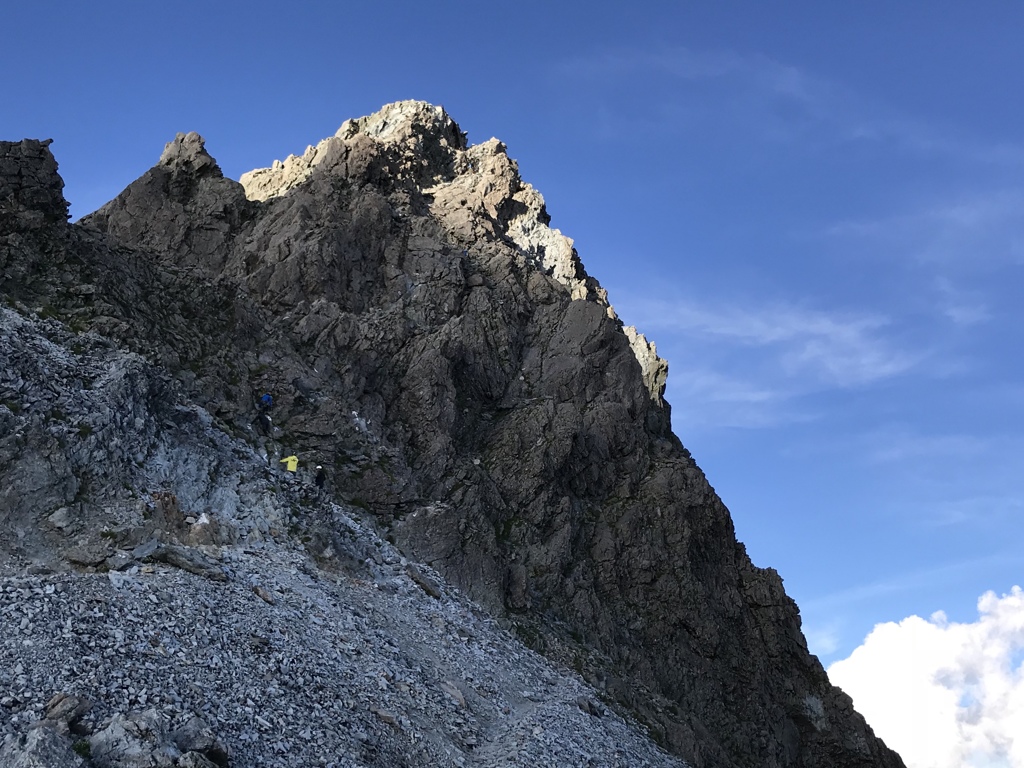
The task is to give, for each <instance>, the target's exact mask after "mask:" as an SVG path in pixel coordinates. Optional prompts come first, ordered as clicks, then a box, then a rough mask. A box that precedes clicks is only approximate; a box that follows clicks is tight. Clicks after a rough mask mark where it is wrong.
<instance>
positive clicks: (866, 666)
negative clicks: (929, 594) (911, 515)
mask: <svg viewBox="0 0 1024 768" xmlns="http://www.w3.org/2000/svg"><path fill="white" fill-rule="evenodd" d="M828 675H829V678H830V679H831V680H832V682H833V683H834V684H835V685H837V686H839V687H840V688H842V689H843V690H844V691H846V692H847V693H848V694H849V695H850V696H851V697H852V698H853V701H854V706H855V707H856V708H857V710H858V711H859V712H860V713H861V714H863V715H864V717H865V718H866V719H867V721H868V723H869V724H870V725H871V726H872V728H873V729H874V730H875V733H876V734H877V735H878V736H880V737H881V738H882V739H883V740H884V741H885V742H886V743H887V744H888V745H889V746H890V747H892V748H893V749H895V750H896V751H897V752H899V753H900V755H901V756H902V757H903V759H904V761H905V762H906V763H907V766H908V768H994V767H995V766H999V767H1000V768H1024V738H1022V736H1024V591H1022V590H1021V588H1020V587H1018V586H1015V587H1013V588H1012V589H1011V590H1010V592H1009V593H1007V594H1004V595H1002V596H997V595H996V594H995V593H994V592H987V593H985V594H984V595H982V596H981V598H979V600H978V619H977V621H974V622H969V623H956V622H950V621H948V620H947V618H946V616H945V614H943V613H942V612H941V611H940V612H937V613H935V614H932V616H931V617H930V618H929V619H922V618H921V617H919V616H910V617H908V618H905V619H903V620H902V621H900V622H887V623H884V624H879V625H878V626H876V627H875V629H874V630H873V631H872V632H871V634H870V635H868V637H867V638H866V639H865V640H864V643H863V644H862V645H861V646H860V647H859V648H857V649H856V650H855V651H854V652H853V653H852V654H851V655H850V656H849V658H847V659H844V660H842V661H838V662H836V663H834V664H832V665H831V666H830V667H829V668H828Z"/></svg>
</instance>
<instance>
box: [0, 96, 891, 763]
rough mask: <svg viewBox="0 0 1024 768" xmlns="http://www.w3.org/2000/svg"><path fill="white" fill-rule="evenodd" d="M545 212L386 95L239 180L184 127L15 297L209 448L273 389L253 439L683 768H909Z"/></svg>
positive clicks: (512, 175)
mask: <svg viewBox="0 0 1024 768" xmlns="http://www.w3.org/2000/svg"><path fill="white" fill-rule="evenodd" d="M44 149H45V148H44ZM40 151H42V150H40ZM48 156H49V155H48V152H43V154H42V157H43V158H44V159H43V160H40V161H39V162H37V163H36V166H38V167H40V168H42V167H43V166H45V165H46V163H47V162H51V161H52V158H51V159H50V160H46V159H45V158H46V157H48ZM47 168H49V166H47ZM44 170H45V169H44ZM48 172H49V173H50V174H51V178H56V176H55V169H53V170H49V171H48ZM40 173H43V171H40ZM43 186H45V184H44V185H43ZM58 191H59V188H58ZM548 223H549V220H548V216H547V214H546V212H545V210H544V203H543V199H542V198H541V196H540V195H539V194H538V193H537V191H536V190H534V189H533V188H532V187H530V186H529V185H526V184H525V183H523V182H522V181H521V180H520V178H519V175H518V170H517V167H516V164H515V162H514V161H513V160H511V159H510V158H509V157H508V155H507V154H506V150H505V147H504V146H503V145H502V144H501V143H500V142H498V141H496V140H493V139H492V140H491V141H488V142H485V143H483V144H480V145H477V146H473V147H467V146H466V143H465V140H464V136H463V134H462V132H461V131H460V130H459V128H458V126H457V125H456V124H455V123H454V122H453V121H452V120H451V119H450V118H449V117H448V116H447V115H446V114H445V113H444V112H443V110H441V109H440V108H437V107H432V106H430V105H427V104H422V103H419V102H401V103H398V104H394V105H390V106H388V107H386V108H384V109H383V110H382V111H381V112H379V113H377V114H376V115H372V116H370V117H366V118H361V119H359V120H353V121H347V122H346V123H345V124H344V125H342V127H341V129H340V130H339V131H338V133H337V134H336V135H335V136H334V137H331V138H329V139H326V140H325V141H323V142H321V143H320V144H318V145H317V146H316V147H310V148H309V149H308V150H307V151H306V152H305V153H304V154H303V155H302V156H301V157H294V156H293V157H289V158H288V159H287V160H285V161H284V162H282V163H275V164H274V166H273V167H271V168H268V169H263V170H258V171H254V172H252V173H250V174H246V176H244V177H243V178H242V181H241V183H240V184H239V183H235V182H233V181H230V180H227V179H224V178H223V176H222V175H221V173H220V170H219V169H218V167H217V165H216V163H215V162H214V161H213V159H212V158H211V157H210V156H209V155H208V154H206V151H205V149H204V147H203V141H202V139H201V138H199V137H198V136H197V135H195V134H188V135H181V134H179V135H178V137H177V138H176V139H175V140H174V141H173V142H171V143H170V144H169V145H168V146H167V148H166V149H165V151H164V153H163V155H162V157H161V158H160V161H159V163H158V164H157V165H156V166H155V167H154V168H152V169H150V170H149V171H147V172H146V173H145V174H144V175H143V176H142V177H141V178H140V179H139V180H138V181H136V182H135V183H133V184H132V185H131V186H130V187H129V188H128V189H127V190H125V192H123V193H122V194H121V195H119V196H118V197H117V198H116V199H115V200H113V201H111V202H110V203H108V204H107V205H106V206H104V207H103V208H102V209H100V210H99V211H97V212H96V213H95V214H93V215H91V216H89V217H87V218H86V219H84V220H83V221H82V222H81V223H80V224H79V225H76V226H74V227H71V228H68V227H67V225H66V223H64V222H63V221H62V220H61V221H56V220H55V221H53V222H51V223H49V224H47V225H46V226H49V227H50V230H49V231H50V233H51V236H52V240H53V242H54V243H59V242H63V241H62V240H61V238H64V240H69V239H70V240H73V241H74V243H76V245H75V246H74V248H75V253H76V254H78V255H77V256H76V259H78V261H76V262H75V264H74V265H69V264H67V263H62V262H60V260H59V259H58V260H55V261H54V262H53V264H51V266H50V267H48V268H47V269H48V270H49V271H47V269H42V270H41V271H40V273H39V274H38V275H35V276H34V277H33V279H32V280H27V279H26V280H22V281H21V282H20V283H19V286H20V287H19V289H18V290H19V291H20V292H21V293H22V294H23V296H24V299H25V300H26V301H27V300H29V298H32V299H35V298H36V297H38V296H49V297H53V296H61V297H64V300H63V304H62V306H65V307H67V308H69V311H70V310H74V311H75V312H77V314H76V315H75V317H76V318H77V321H78V322H80V323H82V324H83V325H84V326H86V327H89V328H93V329H95V330H99V331H102V332H103V333H105V334H108V335H110V336H113V337H114V338H116V339H118V341H120V342H122V343H125V344H127V345H129V346H130V347H132V348H133V349H136V350H138V351H140V352H143V353H145V354H146V355H147V356H148V357H149V359H150V360H152V361H153V362H154V363H157V364H159V365H161V366H163V367H165V368H166V369H167V370H168V371H170V372H172V373H173V374H174V375H175V377H176V379H177V382H178V384H179V385H180V386H182V387H183V388H184V389H185V390H186V391H187V392H189V393H190V396H191V397H193V398H194V399H195V400H197V401H198V402H200V403H201V404H202V405H203V406H204V407H205V408H206V409H207V410H208V411H209V412H211V413H213V414H214V415H215V416H216V418H217V419H218V420H220V422H221V423H222V424H223V425H224V428H225V429H232V428H234V429H237V430H244V429H245V428H246V427H247V425H248V424H249V423H250V422H251V420H252V418H253V413H254V412H253V401H252V396H253V394H254V393H259V392H262V391H269V392H272V393H274V395H275V398H276V400H277V404H276V406H275V410H274V424H275V429H274V430H273V432H272V434H270V435H268V436H267V437H266V438H265V439H263V440H262V441H261V444H262V448H263V449H264V450H266V451H267V452H268V453H270V454H272V455H274V454H277V453H280V454H281V455H287V453H291V452H295V453H297V454H298V455H299V456H300V457H301V458H302V459H304V460H306V461H308V462H309V463H311V464H313V463H321V464H324V465H325V466H327V467H328V468H329V469H330V470H331V475H332V487H333V489H334V491H335V492H336V493H337V494H338V496H339V498H341V499H344V500H346V501H348V502H350V503H352V504H354V505H357V506H361V507H363V508H365V509H367V510H369V511H370V512H372V513H373V514H374V515H375V516H376V518H377V519H378V521H379V524H380V526H381V527H382V528H383V529H386V530H387V531H388V535H389V537H390V538H391V539H392V540H393V541H395V542H396V543H397V544H398V545H399V547H400V548H401V549H402V550H403V551H404V552H406V553H407V554H408V555H409V556H410V557H413V558H415V559H417V560H420V561H423V562H426V563H429V564H430V565H432V566H434V567H435V568H437V569H438V570H439V571H441V572H442V573H443V574H445V575H446V576H447V577H448V578H449V579H450V580H452V581H454V582H455V583H457V584H458V585H459V586H461V587H462V588H463V589H464V590H465V591H467V592H468V593H469V594H470V595H471V596H472V597H473V598H474V599H476V600H477V601H479V602H480V603H482V604H483V605H485V606H486V607H488V608H489V609H490V610H492V611H494V612H496V613H498V614H502V615H504V616H506V617H507V618H508V619H509V620H510V621H511V622H513V624H514V625H515V626H516V627H518V628H519V631H520V633H521V634H522V636H523V637H526V638H528V639H529V640H531V641H532V643H533V644H534V645H535V646H537V647H538V648H541V649H543V650H544V651H545V652H547V653H548V654H549V655H552V656H553V657H556V658H559V659H561V660H563V661H565V662H566V663H569V664H572V665H574V666H575V667H576V668H577V669H578V670H579V671H581V672H582V673H583V674H584V675H585V676H586V677H588V679H590V680H591V681H592V682H594V683H595V684H598V685H600V686H602V687H603V688H604V689H605V690H606V692H607V693H608V694H609V696H610V697H611V698H612V699H614V700H617V701H619V702H620V703H622V704H624V705H625V706H627V707H628V708H630V709H631V710H632V711H633V712H635V713H636V714H637V715H638V717H639V718H640V719H641V720H642V721H644V722H645V723H647V724H648V726H649V727H650V729H651V731H652V733H653V734H654V735H655V736H656V737H657V738H658V739H659V740H661V741H662V742H663V743H665V744H666V745H668V746H669V748H670V749H672V750H673V751H675V752H676V753H678V754H679V755H681V756H682V757H684V758H685V759H687V760H689V761H691V762H693V763H694V764H695V765H698V766H703V765H707V766H759V767H760V766H766V767H775V766H780V767H781V766H806V767H807V768H810V767H812V766H815V767H817V766H820V767H821V768H824V767H825V766H850V767H853V766H901V765H902V762H901V761H900V759H899V758H898V757H897V756H896V755H895V754H894V753H892V752H890V751H889V750H888V749H886V748H885V746H884V745H883V744H882V743H881V742H880V741H878V740H877V739H876V738H875V737H874V736H873V734H872V733H871V731H870V729H869V728H868V727H867V726H866V724H865V723H864V721H863V719H862V718H861V717H860V716H859V715H857V714H856V713H855V712H854V711H853V709H852V706H851V702H850V699H849V698H848V697H847V696H845V695H844V694H843V693H842V692H840V691H839V690H837V689H835V688H833V687H832V686H831V685H829V683H828V680H827V678H826V676H825V673H824V671H823V669H822V667H821V665H820V664H819V663H818V661H817V659H816V658H814V657H813V656H811V655H810V654H809V653H808V651H807V648H806V644H805V642H804V639H803V636H802V634H801V631H800V618H799V613H798V611H797V608H796V606H795V604H794V603H793V602H792V600H790V599H789V598H788V597H787V596H786V594H785V592H784V590H783V587H782V582H781V579H780V578H779V577H778V575H777V574H776V573H775V572H774V571H772V570H770V569H768V570H762V569H759V568H756V567H754V566H753V565H752V564H751V563H750V560H749V559H748V557H747V555H746V553H745V550H744V548H743V547H742V545H741V544H739V543H738V542H737V541H736V538H735V533H734V530H733V527H732V522H731V520H730V518H729V513H728V511H727V510H726V508H725V507H724V505H723V504H722V503H721V501H720V500H719V498H718V497H717V495H716V494H715V492H714V490H713V489H712V488H711V487H710V485H709V484H708V482H707V480H706V479H705V477H704V475H703V473H702V472H701V471H700V469H699V468H698V467H697V465H696V464H695V463H694V461H693V459H692V458H691V456H690V454H689V453H688V452H687V451H686V449H685V448H683V446H682V445H681V444H680V442H679V440H678V439H677V438H676V437H675V436H674V435H673V434H672V433H671V430H670V420H669V411H668V405H667V404H666V403H665V402H664V401H663V399H662V395H663V390H664V384H665V377H666V375H667V365H666V363H665V362H664V361H663V360H661V359H660V358H658V357H657V355H656V351H655V349H654V347H653V345H652V344H649V343H648V342H647V340H646V339H644V338H643V336H641V335H639V334H637V333H636V332H635V331H634V330H633V329H631V328H624V327H623V326H622V324H621V322H620V321H619V320H618V319H617V317H616V315H615V313H614V311H613V309H612V308H611V306H610V305H609V304H608V301H607V297H606V294H605V292H604V290H603V289H602V288H601V287H600V285H599V284H598V283H597V281H596V280H594V279H593V278H592V277H590V276H588V275H587V274H586V272H585V271H584V269H583V265H582V263H581V261H580V259H579V257H578V255H577V254H576V252H575V250H574V249H573V247H572V242H571V241H570V240H569V239H568V238H565V237H564V236H562V235H561V234H560V233H559V232H558V231H557V230H552V229H551V228H550V227H549V226H548ZM15 245H16V244H15ZM12 247H13V246H12ZM56 247H57V246H56V245H55V246H54V248H56ZM79 262H80V263H79ZM7 263H8V264H9V263H10V262H7ZM3 264H4V262H0V265H3ZM7 268H8V267H6V266H5V269H7ZM72 283H74V284H76V285H77V284H88V285H89V286H90V290H91V292H90V294H89V296H88V301H85V300H83V299H82V297H80V296H74V295H71V294H70V292H69V290H70V289H69V288H68V287H67V286H68V285H69V284H72Z"/></svg>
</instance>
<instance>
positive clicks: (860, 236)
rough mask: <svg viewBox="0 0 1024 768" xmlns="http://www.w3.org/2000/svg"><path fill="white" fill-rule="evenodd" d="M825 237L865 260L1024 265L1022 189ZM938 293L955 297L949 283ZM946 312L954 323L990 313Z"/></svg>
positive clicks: (861, 223) (952, 307)
mask: <svg viewBox="0 0 1024 768" xmlns="http://www.w3.org/2000/svg"><path fill="white" fill-rule="evenodd" d="M824 235H825V236H826V237H830V238H833V239H834V240H836V241H841V242H842V243H843V244H844V246H845V247H848V248H855V249H859V252H860V253H862V254H864V255H866V256H870V255H876V256H878V257H882V258H890V257H892V256H900V257H904V258H912V259H915V260H917V261H919V262H925V263H932V264H939V265H949V264H951V263H959V264H968V265H973V266H983V265H992V264H998V263H1009V264H1024V190H1020V189H1003V190H999V191H991V192H986V193H981V194H977V195H974V196H962V197H961V198H960V199H957V200H951V201H946V202H939V203H934V204H932V205H928V206H924V207H922V208H920V209H918V210H912V211H910V212H905V213H900V214H896V215H893V216H886V217H882V218H876V219H860V220H857V219H852V220H848V221H842V222H838V223H836V224H833V225H831V226H829V227H827V228H826V229H825V231H824ZM939 289H940V291H941V292H942V293H943V294H945V297H946V298H947V299H950V298H954V296H955V294H954V292H953V291H952V287H951V284H950V283H948V282H947V283H946V284H945V286H942V285H940V286H939ZM947 309H948V310H949V311H951V313H952V314H951V315H950V319H953V320H954V321H958V320H959V321H961V322H963V321H966V322H967V323H970V322H978V321H980V320H984V319H987V310H986V308H985V307H984V305H983V304H980V303H977V302H971V303H970V304H962V303H959V302H956V303H950V304H948V305H947Z"/></svg>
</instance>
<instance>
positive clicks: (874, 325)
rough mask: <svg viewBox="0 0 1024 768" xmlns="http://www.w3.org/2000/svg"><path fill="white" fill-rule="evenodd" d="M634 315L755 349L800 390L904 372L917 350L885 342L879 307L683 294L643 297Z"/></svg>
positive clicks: (885, 321) (647, 323) (655, 325)
mask: <svg viewBox="0 0 1024 768" xmlns="http://www.w3.org/2000/svg"><path fill="white" fill-rule="evenodd" d="M640 314H641V315H642V323H641V324H642V327H644V328H650V329H652V330H654V329H663V330H666V331H669V332H671V333H674V334H681V335H684V336H688V337H690V338H694V339H697V340H703V341H705V342H709V343H717V344H721V343H722V342H725V343H728V344H733V345H736V346H738V347H745V348H759V349H761V350H762V351H763V352H764V353H766V354H767V355H768V357H769V361H768V362H769V365H770V366H772V367H774V368H775V369H776V371H775V373H774V375H775V376H781V377H782V378H783V379H788V380H791V381H793V382H795V381H799V382H802V383H801V384H799V385H798V387H797V388H799V389H808V388H809V389H816V388H819V387H821V386H823V385H824V386H829V387H856V386H861V385H864V384H870V383H872V382H875V381H878V380H881V379H886V378H891V377H893V376H897V375H899V374H902V373H905V372H906V371H908V370H910V369H911V368H913V367H914V366H915V365H917V364H918V363H919V362H920V361H921V359H922V356H923V354H922V353H921V352H910V351H907V350H904V349H902V348H900V347H899V346H897V345H895V344H894V343H893V342H892V341H890V340H889V339H888V338H887V337H886V336H885V335H884V333H883V331H884V330H885V329H886V328H887V327H888V326H889V325H890V320H889V318H887V317H884V316H882V315H878V314H866V313H865V314H854V313H845V314H844V313H830V312H823V311H817V310H810V309H803V308H800V307H795V306H785V305H775V306H769V307H756V308H740V307H710V306H706V305H701V304H698V303H694V302H691V301H686V300H678V301H666V300H654V301H647V302H645V304H644V306H643V308H642V309H641V311H640ZM638 322H640V321H638ZM772 361H773V362H774V365H772ZM791 386H793V385H792V384H791Z"/></svg>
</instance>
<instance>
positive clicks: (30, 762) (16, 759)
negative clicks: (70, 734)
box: [0, 726, 85, 768]
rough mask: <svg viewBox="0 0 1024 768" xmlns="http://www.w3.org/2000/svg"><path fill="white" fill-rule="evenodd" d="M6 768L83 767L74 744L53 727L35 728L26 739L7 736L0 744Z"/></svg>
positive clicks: (0, 755)
mask: <svg viewBox="0 0 1024 768" xmlns="http://www.w3.org/2000/svg"><path fill="white" fill-rule="evenodd" d="M0 765H2V766H4V768H84V766H85V763H84V762H83V761H82V758H81V757H79V756H78V755H77V754H75V752H74V750H73V749H72V748H71V742H70V741H68V739H67V738H66V737H65V736H62V735H61V734H59V733H58V732H57V731H55V730H54V729H53V728H50V727H47V726H41V727H39V728H33V729H32V730H30V731H29V732H28V734H27V735H26V736H24V737H23V738H18V737H15V736H8V737H7V738H6V739H5V740H4V741H3V743H2V744H0Z"/></svg>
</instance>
